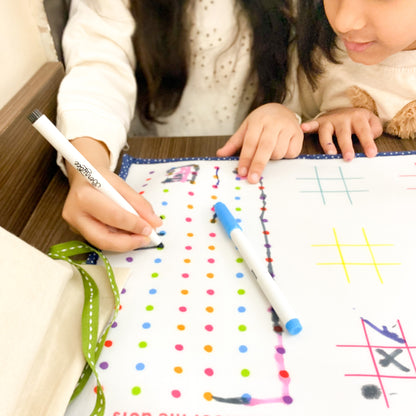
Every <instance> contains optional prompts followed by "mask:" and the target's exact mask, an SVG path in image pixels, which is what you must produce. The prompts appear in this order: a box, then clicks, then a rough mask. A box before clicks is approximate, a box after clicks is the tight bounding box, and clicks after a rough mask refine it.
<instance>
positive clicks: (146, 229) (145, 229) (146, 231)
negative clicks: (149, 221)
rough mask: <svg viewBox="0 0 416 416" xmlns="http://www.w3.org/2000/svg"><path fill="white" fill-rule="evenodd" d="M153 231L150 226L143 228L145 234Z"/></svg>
mask: <svg viewBox="0 0 416 416" xmlns="http://www.w3.org/2000/svg"><path fill="white" fill-rule="evenodd" d="M151 233H152V229H151V228H150V227H144V228H143V230H142V234H143V235H145V236H147V237H148V236H149V235H150V234H151Z"/></svg>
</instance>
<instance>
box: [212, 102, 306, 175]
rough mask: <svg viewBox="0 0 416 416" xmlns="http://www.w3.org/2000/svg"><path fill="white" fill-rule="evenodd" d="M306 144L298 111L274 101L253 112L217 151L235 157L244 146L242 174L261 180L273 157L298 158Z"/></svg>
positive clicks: (241, 163) (239, 167)
mask: <svg viewBox="0 0 416 416" xmlns="http://www.w3.org/2000/svg"><path fill="white" fill-rule="evenodd" d="M302 143H303V133H302V130H301V128H300V126H299V121H298V119H297V118H296V115H295V113H293V112H292V111H291V110H289V109H287V108H286V107H285V106H283V105H282V104H277V103H270V104H265V105H262V106H261V107H258V108H256V109H255V110H254V111H252V112H251V113H250V114H249V115H248V116H247V118H246V119H245V120H244V121H243V123H242V124H241V126H240V127H239V129H238V130H237V131H236V132H235V133H234V134H233V135H232V136H231V137H230V139H229V140H228V141H227V143H226V144H225V145H224V146H223V147H222V148H221V149H218V150H217V156H220V157H226V156H231V155H233V154H235V153H236V152H237V151H238V150H239V149H241V152H240V160H239V163H238V174H239V175H240V176H247V179H248V181H249V182H251V183H257V182H258V181H259V179H260V177H261V174H262V172H263V169H264V167H265V166H266V164H267V162H268V161H269V160H270V159H282V158H295V157H297V156H298V155H299V153H300V151H301V150H302Z"/></svg>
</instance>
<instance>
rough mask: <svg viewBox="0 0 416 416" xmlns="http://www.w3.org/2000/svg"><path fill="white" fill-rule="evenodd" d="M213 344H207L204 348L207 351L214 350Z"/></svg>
mask: <svg viewBox="0 0 416 416" xmlns="http://www.w3.org/2000/svg"><path fill="white" fill-rule="evenodd" d="M212 349H213V348H212V345H205V347H204V350H205V351H206V352H212Z"/></svg>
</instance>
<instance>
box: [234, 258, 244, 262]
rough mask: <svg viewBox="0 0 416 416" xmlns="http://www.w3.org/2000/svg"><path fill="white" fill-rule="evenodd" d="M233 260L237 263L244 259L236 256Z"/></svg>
mask: <svg viewBox="0 0 416 416" xmlns="http://www.w3.org/2000/svg"><path fill="white" fill-rule="evenodd" d="M235 261H236V262H237V263H242V262H243V261H244V260H243V259H242V258H241V257H238V258H237V259H236V260H235Z"/></svg>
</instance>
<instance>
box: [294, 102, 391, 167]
mask: <svg viewBox="0 0 416 416" xmlns="http://www.w3.org/2000/svg"><path fill="white" fill-rule="evenodd" d="M301 128H302V130H303V132H304V133H319V142H320V144H321V146H322V149H323V150H324V152H325V153H327V154H329V155H335V154H337V149H336V147H335V145H334V141H333V136H334V135H335V136H336V138H337V142H338V145H339V148H340V150H341V153H342V157H343V158H344V160H352V159H353V158H354V155H355V152H354V147H353V145H352V135H353V134H355V135H356V136H357V138H358V140H359V141H360V143H361V145H362V147H363V151H364V153H365V155H366V156H367V157H373V156H375V155H376V154H377V146H376V144H375V142H374V139H376V138H377V137H379V136H380V135H381V134H382V133H383V126H382V124H381V120H380V119H379V118H378V117H377V116H376V115H375V114H373V113H372V112H371V111H369V110H367V109H365V108H341V109H338V110H334V111H330V112H328V113H325V114H323V115H321V116H320V117H318V118H316V119H314V120H311V121H308V122H306V123H302V124H301Z"/></svg>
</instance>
